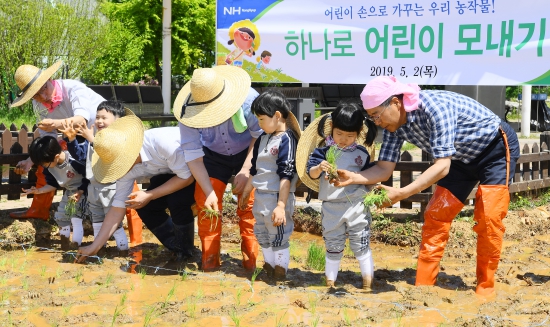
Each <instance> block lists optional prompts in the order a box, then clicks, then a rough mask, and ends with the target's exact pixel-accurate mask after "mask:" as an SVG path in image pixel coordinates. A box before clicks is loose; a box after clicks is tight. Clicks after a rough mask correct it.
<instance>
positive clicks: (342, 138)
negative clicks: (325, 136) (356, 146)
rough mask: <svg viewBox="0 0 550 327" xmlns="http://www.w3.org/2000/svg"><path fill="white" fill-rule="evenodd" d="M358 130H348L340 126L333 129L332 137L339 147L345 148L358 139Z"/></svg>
mask: <svg viewBox="0 0 550 327" xmlns="http://www.w3.org/2000/svg"><path fill="white" fill-rule="evenodd" d="M357 136H358V135H357V132H346V131H343V130H341V129H338V128H333V129H332V139H333V140H334V142H336V144H337V145H338V147H340V148H345V147H347V146H350V145H352V144H353V142H355V140H357Z"/></svg>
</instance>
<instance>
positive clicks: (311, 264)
mask: <svg viewBox="0 0 550 327" xmlns="http://www.w3.org/2000/svg"><path fill="white" fill-rule="evenodd" d="M306 267H307V268H309V269H314V270H319V271H324V270H325V248H324V247H323V246H320V245H318V244H317V243H314V242H312V243H311V244H310V245H309V248H308V249H307V259H306Z"/></svg>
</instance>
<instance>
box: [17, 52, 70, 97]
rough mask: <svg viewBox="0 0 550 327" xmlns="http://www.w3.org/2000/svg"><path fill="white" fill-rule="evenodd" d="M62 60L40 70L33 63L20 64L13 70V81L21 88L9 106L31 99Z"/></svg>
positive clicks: (59, 65)
mask: <svg viewBox="0 0 550 327" xmlns="http://www.w3.org/2000/svg"><path fill="white" fill-rule="evenodd" d="M62 64H63V62H62V61H61V60H59V61H58V62H56V63H55V64H53V65H51V66H50V67H48V68H47V69H45V70H42V69H40V68H38V67H35V66H33V65H21V66H19V68H17V70H16V71H15V76H14V78H15V83H17V86H18V87H19V89H20V90H21V91H20V93H19V94H17V98H16V99H15V100H13V103H12V104H11V105H10V108H13V107H18V106H21V105H23V104H25V102H27V101H29V100H30V99H32V97H33V96H34V95H35V94H36V92H38V90H40V88H41V87H42V86H44V83H46V81H47V80H48V79H49V78H51V77H52V75H53V74H55V72H56V71H57V70H58V69H59V67H61V65H62Z"/></svg>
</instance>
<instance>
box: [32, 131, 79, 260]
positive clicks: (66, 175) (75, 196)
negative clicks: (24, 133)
mask: <svg viewBox="0 0 550 327" xmlns="http://www.w3.org/2000/svg"><path fill="white" fill-rule="evenodd" d="M29 152H30V156H31V159H32V161H33V162H35V163H36V164H37V165H40V166H42V167H44V175H45V176H46V183H47V184H46V185H45V186H42V187H39V188H37V187H34V186H33V187H31V188H30V189H23V192H24V193H26V194H44V193H49V192H54V191H55V190H56V189H57V187H59V186H61V187H63V188H65V192H63V198H62V199H61V202H60V203H59V206H58V207H57V212H56V213H55V221H56V222H57V224H58V225H59V235H60V237H61V249H62V250H64V251H67V250H69V249H70V248H72V247H73V244H71V242H70V241H69V240H70V237H71V225H72V229H73V237H72V243H76V244H77V246H78V245H80V243H82V238H83V237H84V229H83V227H82V218H83V216H84V214H85V212H86V209H87V208H86V207H87V204H86V197H85V196H84V195H83V194H85V192H86V189H87V187H88V180H87V179H86V178H85V177H84V175H85V167H84V162H82V161H78V160H76V159H74V158H73V157H72V156H71V155H70V154H69V152H68V151H63V150H62V149H61V145H60V144H59V142H58V141H57V139H56V138H54V137H52V136H49V135H47V136H44V137H37V138H36V139H34V141H33V142H32V143H31V146H30V149H29ZM69 208H72V209H69Z"/></svg>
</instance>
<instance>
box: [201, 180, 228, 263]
mask: <svg viewBox="0 0 550 327" xmlns="http://www.w3.org/2000/svg"><path fill="white" fill-rule="evenodd" d="M210 182H211V183H212V187H213V188H214V192H215V193H216V196H217V197H218V209H219V210H220V215H219V216H218V217H207V215H206V214H205V212H204V202H205V201H206V197H205V195H204V192H203V191H202V188H201V187H200V185H198V183H197V185H196V186H195V201H196V207H197V212H198V214H197V225H198V227H199V237H200V239H201V245H202V270H204V271H209V270H212V269H215V268H217V267H219V266H220V265H221V261H220V247H221V235H222V220H221V219H222V217H221V209H222V200H223V193H224V192H225V186H226V184H225V183H223V182H222V181H220V180H218V179H215V178H210Z"/></svg>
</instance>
